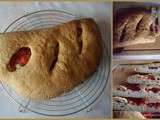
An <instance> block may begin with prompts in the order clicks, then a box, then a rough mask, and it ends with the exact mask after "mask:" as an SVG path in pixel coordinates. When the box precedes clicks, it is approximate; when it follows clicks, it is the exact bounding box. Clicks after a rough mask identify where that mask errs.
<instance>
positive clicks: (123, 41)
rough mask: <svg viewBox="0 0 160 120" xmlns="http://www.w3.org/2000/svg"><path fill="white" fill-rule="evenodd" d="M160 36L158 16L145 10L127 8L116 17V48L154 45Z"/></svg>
mask: <svg viewBox="0 0 160 120" xmlns="http://www.w3.org/2000/svg"><path fill="white" fill-rule="evenodd" d="M158 35H159V25H158V23H157V16H154V15H153V14H152V13H151V10H148V9H145V8H126V9H124V10H120V12H117V13H116V14H115V16H114V48H120V47H125V46H129V45H135V44H145V43H153V42H155V40H156V37H157V36H158Z"/></svg>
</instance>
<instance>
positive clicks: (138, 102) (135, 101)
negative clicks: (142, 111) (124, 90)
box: [127, 97, 145, 105]
mask: <svg viewBox="0 0 160 120" xmlns="http://www.w3.org/2000/svg"><path fill="white" fill-rule="evenodd" d="M127 100H128V101H129V102H132V104H136V105H144V104H145V99H144V98H131V97H127Z"/></svg>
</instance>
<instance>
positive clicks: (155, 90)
mask: <svg viewBox="0 0 160 120" xmlns="http://www.w3.org/2000/svg"><path fill="white" fill-rule="evenodd" d="M145 90H146V91H152V92H153V93H158V92H159V91H160V88H151V89H147V88H145Z"/></svg>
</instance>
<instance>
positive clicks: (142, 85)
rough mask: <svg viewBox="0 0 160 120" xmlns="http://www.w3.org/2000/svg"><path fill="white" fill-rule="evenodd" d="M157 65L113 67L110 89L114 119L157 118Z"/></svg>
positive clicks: (159, 89)
mask: <svg viewBox="0 0 160 120" xmlns="http://www.w3.org/2000/svg"><path fill="white" fill-rule="evenodd" d="M159 65H160V63H147V64H146V63H141V64H126V65H118V66H117V67H115V69H114V70H113V88H112V89H113V100H112V103H113V115H114V118H138V119H145V118H159V116H160V114H159V110H160V106H159V105H160V102H159V99H160V94H159V91H160V76H159V72H158V69H156V68H158V66H159ZM141 68H144V69H145V70H144V69H141ZM153 69H154V71H152V70H153ZM144 71H145V72H144Z"/></svg>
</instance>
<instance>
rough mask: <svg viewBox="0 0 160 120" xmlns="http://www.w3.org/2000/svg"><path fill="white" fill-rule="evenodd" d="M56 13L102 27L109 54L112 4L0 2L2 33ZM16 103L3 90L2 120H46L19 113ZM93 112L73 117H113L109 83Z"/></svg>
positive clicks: (0, 26) (0, 107) (0, 89)
mask: <svg viewBox="0 0 160 120" xmlns="http://www.w3.org/2000/svg"><path fill="white" fill-rule="evenodd" d="M46 9H54V10H61V11H66V12H69V13H72V14H74V15H78V16H81V17H92V18H94V19H95V20H96V22H97V23H98V25H99V26H100V29H101V33H102V37H103V39H104V40H106V43H107V46H108V52H109V53H110V47H111V46H110V40H111V35H110V26H111V10H112V7H111V3H106V2H95V3H90V2H85V3H83V2H0V32H3V31H4V30H5V28H6V27H7V26H8V25H9V24H10V23H11V22H13V21H14V20H15V19H17V18H19V17H21V16H23V15H25V14H28V13H30V12H34V11H37V10H46ZM18 107H19V105H17V104H16V103H15V102H13V100H12V99H11V98H9V97H8V95H7V94H6V93H5V91H4V90H3V89H2V88H1V86H0V117H16V118H17V117H25V118H26V117H46V116H41V115H38V114H35V113H32V112H29V111H28V112H26V113H20V112H18ZM91 107H92V110H91V111H90V112H86V111H87V110H83V111H81V112H79V113H77V114H75V115H72V116H70V117H73V116H80V117H110V114H111V98H110V81H109V82H108V85H107V89H106V90H105V92H104V93H103V94H102V95H101V97H100V98H99V99H98V100H97V101H96V102H95V103H94V104H93V105H92V106H91Z"/></svg>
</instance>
